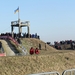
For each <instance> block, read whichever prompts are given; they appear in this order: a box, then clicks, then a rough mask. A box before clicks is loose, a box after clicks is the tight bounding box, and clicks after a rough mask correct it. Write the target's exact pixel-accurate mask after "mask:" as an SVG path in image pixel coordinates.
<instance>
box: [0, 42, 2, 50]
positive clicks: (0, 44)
mask: <svg viewBox="0 0 75 75" xmlns="http://www.w3.org/2000/svg"><path fill="white" fill-rule="evenodd" d="M1 48H2V43H1V41H0V49H1Z"/></svg>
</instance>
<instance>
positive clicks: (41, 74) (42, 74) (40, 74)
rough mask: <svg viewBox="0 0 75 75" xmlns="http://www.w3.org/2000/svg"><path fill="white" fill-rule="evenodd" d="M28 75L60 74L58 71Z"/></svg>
mask: <svg viewBox="0 0 75 75" xmlns="http://www.w3.org/2000/svg"><path fill="white" fill-rule="evenodd" d="M29 75H60V74H59V73H58V72H44V73H37V74H29Z"/></svg>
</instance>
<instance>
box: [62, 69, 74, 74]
mask: <svg viewBox="0 0 75 75" xmlns="http://www.w3.org/2000/svg"><path fill="white" fill-rule="evenodd" d="M62 75H75V69H69V70H65V71H63V73H62Z"/></svg>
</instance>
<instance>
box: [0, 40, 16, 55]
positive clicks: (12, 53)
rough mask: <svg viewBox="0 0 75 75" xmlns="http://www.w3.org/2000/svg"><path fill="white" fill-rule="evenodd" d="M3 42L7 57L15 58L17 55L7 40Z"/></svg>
mask: <svg viewBox="0 0 75 75" xmlns="http://www.w3.org/2000/svg"><path fill="white" fill-rule="evenodd" d="M0 41H1V42H2V46H3V48H4V51H5V52H6V56H14V55H15V53H14V52H13V50H11V49H10V47H9V45H8V43H7V42H6V41H5V40H0Z"/></svg>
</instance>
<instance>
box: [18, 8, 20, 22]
mask: <svg viewBox="0 0 75 75" xmlns="http://www.w3.org/2000/svg"><path fill="white" fill-rule="evenodd" d="M18 9H19V7H18ZM19 11H20V10H18V21H19V20H20V12H19Z"/></svg>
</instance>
